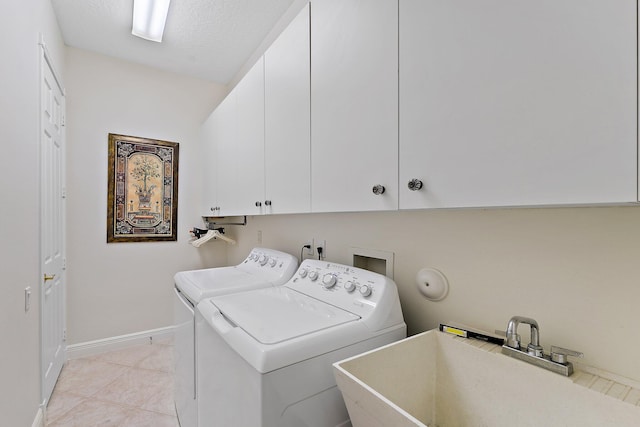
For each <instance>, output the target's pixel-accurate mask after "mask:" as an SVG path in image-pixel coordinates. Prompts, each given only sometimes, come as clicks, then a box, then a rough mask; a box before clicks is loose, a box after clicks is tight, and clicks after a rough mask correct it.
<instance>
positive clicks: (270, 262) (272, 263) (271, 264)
mask: <svg viewBox="0 0 640 427" xmlns="http://www.w3.org/2000/svg"><path fill="white" fill-rule="evenodd" d="M277 263H278V260H277V259H275V258H271V260H270V261H269V265H270V266H271V267H275V266H276V264H277Z"/></svg>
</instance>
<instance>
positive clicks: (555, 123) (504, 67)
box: [399, 0, 637, 208]
mask: <svg viewBox="0 0 640 427" xmlns="http://www.w3.org/2000/svg"><path fill="white" fill-rule="evenodd" d="M636 53H637V51H636V2H635V1H634V0H616V1H609V0H539V1H528V0H527V1H525V0H459V1H442V0H401V1H400V183H399V184H400V185H399V186H400V192H401V193H400V207H401V208H421V207H455V206H501V205H502V206H504V205H547V204H593V203H610V202H611V203H617V202H632V201H635V200H636V198H637V196H636V186H637V178H636V173H637V165H636V162H637V154H636V150H637V142H636V126H637V123H636V120H637V117H636V93H637V88H636V85H637V80H636V60H637V59H636ZM411 179H419V180H421V181H422V182H423V183H424V187H423V188H422V190H420V191H410V190H409V189H408V186H407V183H408V182H409V181H410V180H411Z"/></svg>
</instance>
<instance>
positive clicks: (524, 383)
mask: <svg viewBox="0 0 640 427" xmlns="http://www.w3.org/2000/svg"><path fill="white" fill-rule="evenodd" d="M333 366H334V373H335V376H336V380H337V383H338V387H339V388H340V390H341V391H342V395H343V397H344V400H345V403H346V405H347V409H348V410H349V416H350V417H351V422H352V425H353V426H354V427H377V426H379V427H403V426H432V427H435V426H438V427H447V426H465V427H472V426H490V427H500V426H505V427H512V426H514V425H518V426H547V427H553V426H578V425H579V426H581V427H585V426H598V427H602V426H616V427H624V426H629V427H631V426H635V427H637V426H640V406H637V403H638V401H640V390H639V389H637V388H634V387H633V386H630V385H628V384H623V383H619V382H616V381H612V380H604V381H607V383H606V385H605V386H603V387H600V386H596V384H598V382H599V381H600V380H602V378H600V377H597V376H595V375H592V374H587V373H584V372H580V371H579V370H578V369H579V368H578V369H577V370H576V373H574V374H573V376H571V377H570V378H567V377H563V376H561V375H558V374H555V373H553V372H549V371H546V370H544V369H541V368H539V367H536V366H532V365H529V364H527V363H525V362H521V361H519V360H515V359H512V358H510V357H507V356H505V355H503V354H501V353H500V346H497V345H494V344H489V343H485V342H483V341H477V340H470V339H465V338H457V337H454V336H452V335H447V334H444V333H442V332H439V331H436V330H433V331H428V332H425V333H422V334H420V335H415V336H413V337H410V338H407V339H405V340H402V341H398V342H396V343H394V344H390V345H388V346H385V347H382V348H380V349H377V350H373V351H370V352H368V353H364V354H362V355H359V356H355V357H352V358H350V359H346V360H343V361H341V362H337V363H335V364H334V365H333Z"/></svg>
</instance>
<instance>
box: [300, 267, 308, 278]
mask: <svg viewBox="0 0 640 427" xmlns="http://www.w3.org/2000/svg"><path fill="white" fill-rule="evenodd" d="M307 273H308V271H307V269H306V268H301V269H300V271H298V275H299V276H300V277H302V278H303V279H304V278H305V277H307Z"/></svg>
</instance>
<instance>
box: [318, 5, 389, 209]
mask: <svg viewBox="0 0 640 427" xmlns="http://www.w3.org/2000/svg"><path fill="white" fill-rule="evenodd" d="M397 18H398V2H397V0H314V1H313V2H312V4H311V123H312V126H311V163H312V166H311V195H312V201H311V206H312V211H314V212H327V211H368V210H385V209H397V207H398V199H397V191H398V190H397V183H398V161H397V155H398V152H397V150H398V68H397V67H398V62H397V61H398V19H397ZM374 187H376V188H378V189H380V190H381V189H382V187H384V193H381V191H378V193H379V194H374V192H373V189H374Z"/></svg>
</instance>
